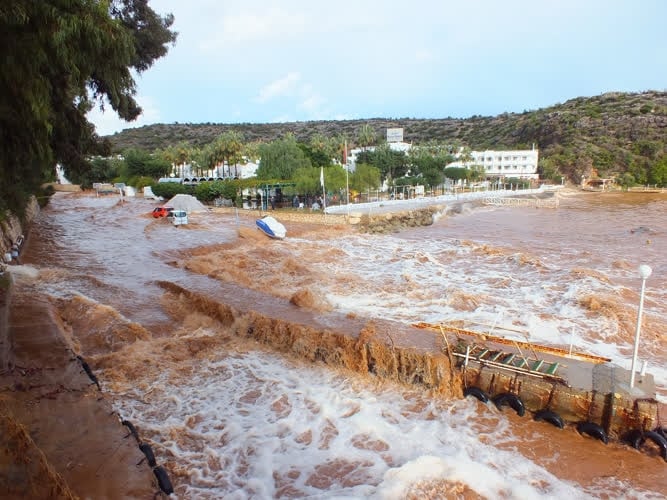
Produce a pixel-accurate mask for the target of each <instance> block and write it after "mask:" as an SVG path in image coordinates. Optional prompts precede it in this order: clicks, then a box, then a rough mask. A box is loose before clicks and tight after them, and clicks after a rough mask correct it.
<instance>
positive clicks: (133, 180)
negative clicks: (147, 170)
mask: <svg viewBox="0 0 667 500" xmlns="http://www.w3.org/2000/svg"><path fill="white" fill-rule="evenodd" d="M114 182H125V184H127V185H128V186H132V187H134V188H136V189H137V190H139V191H141V190H142V189H143V188H144V187H146V186H152V185H153V183H154V182H155V179H153V178H152V177H145V176H135V177H130V178H129V179H127V180H124V181H123V180H120V179H117V180H114Z"/></svg>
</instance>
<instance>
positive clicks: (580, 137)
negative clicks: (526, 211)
mask: <svg viewBox="0 0 667 500" xmlns="http://www.w3.org/2000/svg"><path fill="white" fill-rule="evenodd" d="M364 124H369V125H371V126H372V127H373V128H374V129H375V131H376V133H377V135H378V137H383V136H384V134H385V129H386V128H389V127H402V128H403V129H404V139H405V141H407V142H412V143H414V144H419V143H424V142H426V141H429V140H437V141H439V142H444V143H452V142H454V143H461V144H464V145H467V146H469V147H470V148H472V149H474V150H482V149H514V148H530V147H531V146H532V145H533V144H535V145H536V146H537V147H538V148H539V149H540V154H541V158H542V160H543V161H542V167H543V168H545V169H547V170H548V169H550V168H556V169H557V170H558V171H559V172H560V173H561V174H564V175H566V176H567V177H570V178H573V179H574V178H576V177H577V176H578V175H582V174H585V173H587V172H589V171H590V169H591V168H593V167H594V168H595V169H596V170H597V171H598V172H599V173H600V175H606V174H611V173H621V172H626V171H628V170H632V169H633V168H643V169H647V168H649V164H650V162H652V161H653V162H654V161H656V160H658V159H660V158H661V157H662V156H663V155H665V153H666V151H667V150H666V145H667V137H666V135H665V132H667V92H658V91H647V92H641V93H622V92H612V93H606V94H602V95H599V96H594V97H578V98H575V99H571V100H569V101H566V102H565V103H562V104H555V105H553V106H550V107H548V108H542V109H538V110H535V111H525V112H523V113H503V114H501V115H498V116H492V117H484V116H472V117H470V118H465V119H455V118H442V119H415V118H400V119H385V118H370V119H365V120H339V121H310V122H291V123H267V124H251V123H241V124H213V123H205V124H179V123H175V124H156V125H149V126H145V127H141V128H135V129H126V130H124V131H122V132H120V133H117V134H114V135H112V136H109V137H108V139H109V140H110V141H111V144H112V148H113V150H114V151H116V152H120V151H122V150H124V149H126V148H130V147H136V148H141V149H146V150H155V149H162V148H165V147H167V146H169V145H172V144H176V143H180V142H187V143H189V144H191V145H195V146H202V145H204V144H207V143H209V142H211V141H212V140H213V139H215V138H216V137H217V136H218V135H220V134H221V133H223V132H225V131H227V130H235V131H238V132H240V133H241V134H243V137H244V140H245V141H246V142H252V141H271V140H274V139H276V138H278V137H280V136H282V135H284V134H285V133H287V132H291V133H293V134H294V135H295V136H296V138H297V140H299V141H307V140H308V139H309V138H310V137H311V136H312V135H313V134H315V133H318V132H319V133H321V134H323V135H325V136H335V135H344V136H346V137H348V138H349V139H350V140H351V142H352V143H353V142H354V139H355V138H356V137H357V134H358V131H359V128H360V127H361V126H362V125H364Z"/></svg>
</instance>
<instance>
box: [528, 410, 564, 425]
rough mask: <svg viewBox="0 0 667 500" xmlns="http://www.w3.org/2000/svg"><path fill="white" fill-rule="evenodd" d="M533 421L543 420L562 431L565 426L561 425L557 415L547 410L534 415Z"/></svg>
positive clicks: (560, 419)
mask: <svg viewBox="0 0 667 500" xmlns="http://www.w3.org/2000/svg"><path fill="white" fill-rule="evenodd" d="M533 420H536V421H540V420H544V421H545V422H549V423H550V424H551V425H555V426H556V427H558V428H559V429H562V428H563V427H564V426H565V424H564V423H563V419H562V418H561V417H560V415H559V414H558V413H556V412H555V411H551V410H547V409H544V410H540V411H538V412H537V413H535V417H533Z"/></svg>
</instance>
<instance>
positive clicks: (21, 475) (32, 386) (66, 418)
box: [0, 286, 157, 499]
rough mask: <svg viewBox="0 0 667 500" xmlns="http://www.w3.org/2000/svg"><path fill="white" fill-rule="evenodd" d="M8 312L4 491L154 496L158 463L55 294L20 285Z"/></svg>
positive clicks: (0, 382)
mask: <svg viewBox="0 0 667 500" xmlns="http://www.w3.org/2000/svg"><path fill="white" fill-rule="evenodd" d="M2 294H3V296H4V297H5V298H4V299H3V301H4V302H6V297H7V294H6V290H5V291H3V292H2ZM7 310H8V311H9V317H8V321H7V324H6V328H3V329H0V334H2V339H1V340H2V351H1V352H2V356H3V359H2V366H3V367H5V369H4V370H3V372H2V374H1V375H0V393H1V395H0V417H2V424H3V429H2V430H3V432H2V436H3V437H2V439H1V440H0V442H2V444H3V445H4V449H5V450H6V453H5V455H4V457H3V463H2V465H3V467H2V469H1V470H2V471H4V472H0V497H2V498H76V497H80V498H95V499H106V498H108V499H118V498H153V496H154V494H155V492H156V490H157V487H156V485H155V484H154V479H153V473H152V470H151V468H150V467H149V466H148V465H147V464H146V463H145V460H144V461H143V462H142V458H143V454H142V452H141V451H140V450H139V448H138V446H137V443H136V441H135V440H134V439H133V438H132V437H129V438H128V437H126V434H127V430H126V428H125V427H123V426H122V425H121V422H120V420H119V418H118V416H117V415H116V414H115V413H113V412H112V410H111V406H110V404H109V402H108V401H107V398H106V397H105V395H104V393H102V392H101V391H100V390H99V389H98V387H97V386H96V385H95V384H94V383H92V381H91V378H90V377H89V376H88V375H87V374H86V372H85V371H84V370H83V368H82V364H81V361H80V360H79V359H77V357H76V353H75V352H74V351H73V350H72V347H73V346H72V345H71V344H70V342H69V341H68V340H67V338H66V335H64V333H65V332H64V331H63V328H62V325H59V324H58V321H57V320H56V319H55V316H54V315H53V314H52V309H51V306H50V304H49V302H48V300H47V299H46V298H44V297H40V296H39V295H37V294H36V293H35V291H34V290H21V287H16V286H14V287H13V288H12V291H11V298H10V299H9V304H8V309H7ZM93 375H94V373H93ZM11 429H18V432H17V433H14V434H12V433H11V432H9V431H10V430H11ZM12 436H13V437H12ZM16 436H20V439H18V438H17V437H16ZM17 439H18V440H17ZM31 457H32V458H31ZM36 461H38V462H40V463H41V464H42V466H41V467H35V465H34V463H35V462H36ZM31 464H32V465H31Z"/></svg>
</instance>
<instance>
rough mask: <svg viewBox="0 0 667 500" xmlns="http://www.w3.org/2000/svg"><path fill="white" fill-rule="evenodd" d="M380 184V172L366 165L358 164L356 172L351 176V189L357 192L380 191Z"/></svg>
mask: <svg viewBox="0 0 667 500" xmlns="http://www.w3.org/2000/svg"><path fill="white" fill-rule="evenodd" d="M380 183H381V180H380V171H379V170H378V169H377V168H376V167H373V166H372V165H368V164H366V163H357V168H356V170H355V171H354V172H353V173H352V174H350V189H354V190H355V191H360V192H361V191H366V190H374V189H378V188H379V187H380Z"/></svg>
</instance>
